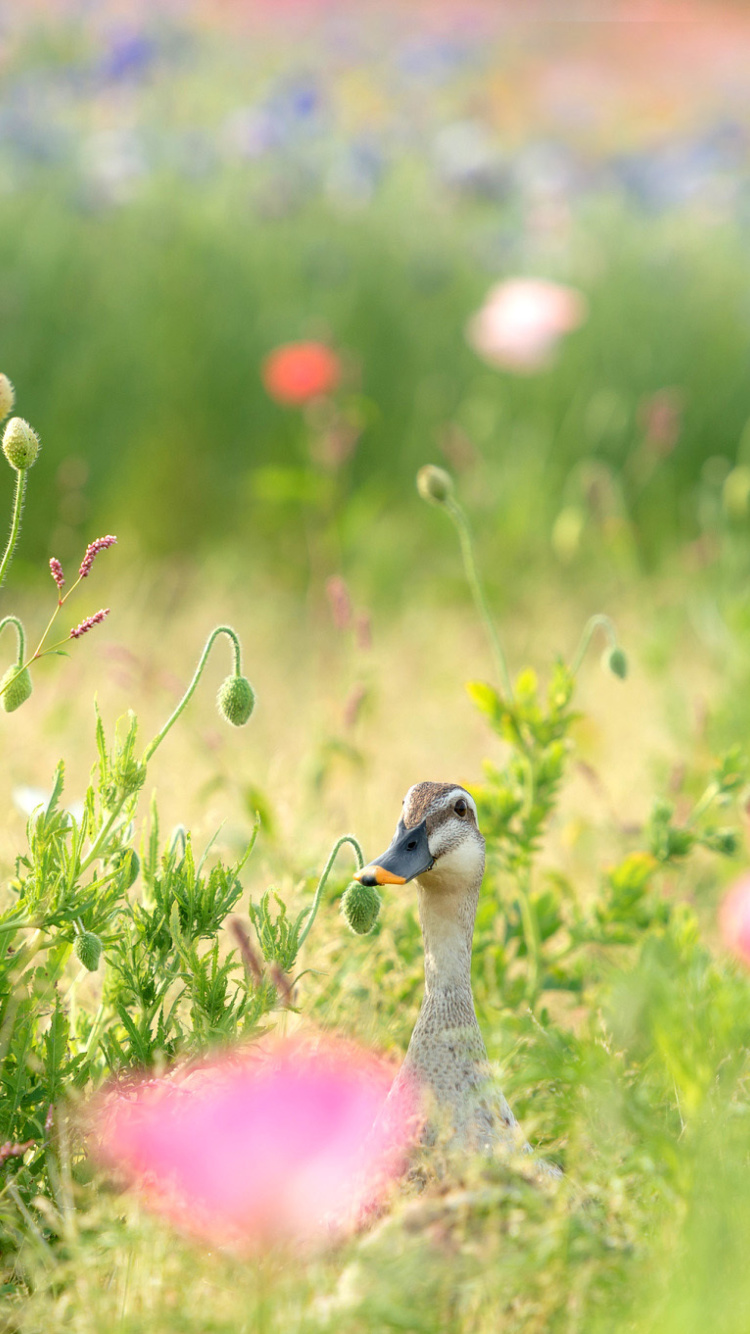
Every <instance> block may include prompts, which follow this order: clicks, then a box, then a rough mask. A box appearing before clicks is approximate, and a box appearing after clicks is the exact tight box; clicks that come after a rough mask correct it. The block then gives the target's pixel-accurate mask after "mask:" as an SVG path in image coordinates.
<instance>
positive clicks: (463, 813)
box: [356, 783, 484, 888]
mask: <svg viewBox="0 0 750 1334" xmlns="http://www.w3.org/2000/svg"><path fill="white" fill-rule="evenodd" d="M483 872H484V838H483V837H482V835H481V833H480V832H479V826H478V824H477V808H476V805H475V803H474V799H473V797H472V796H471V795H470V794H469V793H468V792H467V791H466V788H463V787H460V786H459V785H458V784H457V783H415V784H414V786H413V787H410V788H409V791H408V792H407V794H406V796H405V797H404V804H403V808H402V812H401V818H400V820H399V822H398V824H397V826H396V832H395V834H394V836H393V841H392V842H391V844H390V847H388V848H386V850H385V852H383V853H381V855H380V856H379V857H374V858H373V860H372V861H371V862H369V863H368V865H367V866H363V868H362V870H361V871H359V872H358V873H357V877H356V878H357V880H359V881H361V882H362V884H363V885H404V884H406V882H407V880H415V879H419V881H420V884H423V885H424V886H425V887H426V888H440V887H442V886H448V885H456V884H457V883H461V882H464V883H466V882H468V883H470V884H472V885H473V884H476V885H477V886H478V884H479V882H480V881H481V879H482V875H483Z"/></svg>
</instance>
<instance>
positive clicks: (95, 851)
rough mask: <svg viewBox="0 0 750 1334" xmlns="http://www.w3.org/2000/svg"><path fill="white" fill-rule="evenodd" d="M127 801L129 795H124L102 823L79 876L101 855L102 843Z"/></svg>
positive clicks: (82, 863)
mask: <svg viewBox="0 0 750 1334" xmlns="http://www.w3.org/2000/svg"><path fill="white" fill-rule="evenodd" d="M126 801H127V797H123V798H122V799H121V800H120V801H119V802H118V803H117V805H116V806H115V809H114V810H113V811H112V812H111V814H110V816H109V819H108V820H107V821H106V822H105V824H103V825H102V827H101V829H100V830H99V833H98V834H97V836H96V838H95V839H94V842H93V843H92V844H91V847H90V848H89V851H88V854H87V855H86V857H85V859H84V860H83V861H82V862H81V865H80V869H79V872H78V874H79V876H80V875H83V872H84V871H87V870H88V868H89V866H90V865H91V863H92V862H93V861H95V860H96V858H97V857H98V856H99V853H100V851H101V848H102V844H103V843H104V842H105V841H106V839H107V837H108V835H109V833H110V831H111V829H112V826H113V824H114V822H115V820H116V819H117V817H118V815H119V814H120V812H121V810H122V808H123V806H124V805H125V802H126Z"/></svg>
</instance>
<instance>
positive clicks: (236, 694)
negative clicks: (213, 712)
mask: <svg viewBox="0 0 750 1334" xmlns="http://www.w3.org/2000/svg"><path fill="white" fill-rule="evenodd" d="M219 635H226V636H227V638H228V639H229V640H230V642H231V644H232V649H233V655H234V673H233V675H232V676H230V677H227V679H226V681H224V682H223V684H222V686H221V688H220V690H219V701H218V702H219V708H220V709H221V711H222V713H223V715H224V717H225V718H226V719H227V721H228V722H231V723H234V724H235V726H240V725H241V724H242V723H244V722H247V720H248V718H249V717H250V713H251V712H252V708H253V705H254V703H255V694H254V692H253V689H252V687H251V685H250V682H249V681H248V680H247V678H246V677H244V676H243V675H242V646H241V644H240V641H239V636H238V635H237V634H236V632H235V631H234V630H233V629H232V627H231V626H230V625H217V627H216V629H215V630H212V631H211V634H210V635H209V636H208V639H207V640H206V644H205V647H204V649H203V652H202V653H201V656H200V658H199V660H198V666H197V667H196V669H195V672H194V674H193V679H192V681H191V682H190V685H189V686H188V688H187V690H186V691H185V693H184V695H183V696H182V699H181V700H180V702H179V704H178V705H177V708H176V709H175V710H174V711H173V713H171V714H170V716H169V718H167V721H166V722H165V724H164V726H163V727H162V729H161V731H160V732H158V733H157V735H156V736H155V737H154V739H153V741H151V742H150V743H149V745H148V746H147V747H146V749H145V751H144V754H143V760H144V763H146V764H147V763H148V761H149V760H150V759H151V757H152V755H153V754H154V752H155V751H156V750H157V749H158V747H159V746H160V745H161V743H162V741H163V740H164V738H165V736H166V735H167V733H168V732H169V731H170V730H171V728H172V727H174V725H175V723H176V722H177V719H178V718H179V717H180V714H181V713H183V711H184V710H185V708H186V706H187V704H188V703H189V702H190V700H191V699H192V697H193V695H194V694H195V690H196V687H197V685H198V682H199V681H200V679H201V677H202V675H203V670H204V668H205V666H206V663H207V661H208V655H209V653H210V652H211V649H212V648H213V645H214V643H215V641H216V640H217V639H218V637H219ZM222 705H223V706H224V707H222Z"/></svg>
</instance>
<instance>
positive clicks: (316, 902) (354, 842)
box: [297, 834, 365, 950]
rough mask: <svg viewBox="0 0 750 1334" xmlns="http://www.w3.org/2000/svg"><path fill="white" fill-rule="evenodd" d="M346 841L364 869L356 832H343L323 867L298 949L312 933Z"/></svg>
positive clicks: (358, 866)
mask: <svg viewBox="0 0 750 1334" xmlns="http://www.w3.org/2000/svg"><path fill="white" fill-rule="evenodd" d="M345 843H349V844H351V846H352V847H353V848H354V852H355V855H356V858H357V870H358V871H361V870H362V867H363V866H364V864H365V858H364V853H363V852H362V848H361V847H360V844H359V841H358V839H356V838H355V837H354V834H342V835H341V838H340V839H339V840H338V842H337V843H334V845H333V847H332V848H331V852H330V856H329V858H328V861H327V862H326V864H325V866H324V867H323V874H322V875H321V877H320V880H319V881H318V888H317V889H316V891H315V898H314V899H313V901H312V906H311V907H310V908H309V909H307V911H308V912H309V914H310V916H309V917H308V919H307V921H306V923H305V927H304V930H303V932H302V935H301V936H300V938H299V940H298V941H297V949H298V950H300V949H301V948H302V946H303V945H304V943H305V941H306V940H307V937H308V936H309V934H310V928H311V927H312V924H313V922H314V921H315V918H316V916H317V912H318V908H319V907H320V900H321V897H322V894H323V890H324V889H325V887H326V881H327V879H328V877H329V875H330V874H331V868H332V866H333V863H334V862H335V860H336V857H337V855H338V853H339V850H340V849H341V848H343V846H344V844H345Z"/></svg>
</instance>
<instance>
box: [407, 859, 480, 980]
mask: <svg viewBox="0 0 750 1334" xmlns="http://www.w3.org/2000/svg"><path fill="white" fill-rule="evenodd" d="M425 879H426V877H425ZM432 879H433V878H432V877H430V881H431V882H432ZM417 893H418V903H419V922H420V926H421V928H422V937H423V939H424V973H425V1001H427V1000H428V998H429V997H430V996H431V995H432V994H433V993H434V992H436V991H442V992H445V991H461V992H467V993H468V995H469V996H471V941H472V936H473V934H474V919H475V917H476V913H477V902H478V900H479V884H476V885H471V886H468V887H467V886H466V885H462V886H460V888H455V887H454V886H448V885H440V884H435V883H427V884H422V883H419V882H418V885H417Z"/></svg>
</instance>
